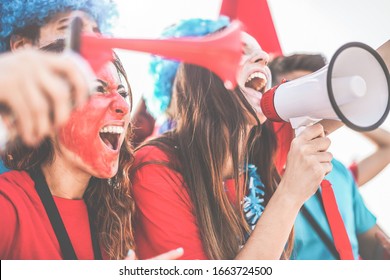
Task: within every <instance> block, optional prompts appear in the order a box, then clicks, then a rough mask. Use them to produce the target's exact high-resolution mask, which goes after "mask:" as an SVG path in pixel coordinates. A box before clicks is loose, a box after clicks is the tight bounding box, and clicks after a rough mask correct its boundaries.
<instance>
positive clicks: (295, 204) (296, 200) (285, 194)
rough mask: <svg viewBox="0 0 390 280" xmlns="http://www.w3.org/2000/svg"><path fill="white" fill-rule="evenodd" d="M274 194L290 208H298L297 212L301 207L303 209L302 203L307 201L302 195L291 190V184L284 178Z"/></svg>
mask: <svg viewBox="0 0 390 280" xmlns="http://www.w3.org/2000/svg"><path fill="white" fill-rule="evenodd" d="M273 196H275V197H276V198H277V199H278V200H280V201H281V202H282V203H283V204H282V205H285V206H284V207H287V208H289V209H290V210H296V211H297V212H298V211H299V209H301V207H302V205H303V204H304V203H305V201H306V200H305V199H304V198H302V197H301V196H299V195H296V194H294V192H292V191H290V188H289V184H288V183H287V182H285V181H283V180H282V181H281V182H280V184H279V186H278V187H277V188H276V191H275V193H274V195H273Z"/></svg>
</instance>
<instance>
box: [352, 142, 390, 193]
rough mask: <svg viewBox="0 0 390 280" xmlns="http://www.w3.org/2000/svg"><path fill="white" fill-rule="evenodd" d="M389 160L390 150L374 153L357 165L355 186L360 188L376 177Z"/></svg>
mask: <svg viewBox="0 0 390 280" xmlns="http://www.w3.org/2000/svg"><path fill="white" fill-rule="evenodd" d="M389 160H390V148H387V149H383V150H380V151H376V152H375V153H373V154H372V155H370V156H368V157H366V158H364V159H363V160H361V161H359V162H358V163H357V169H358V172H357V174H358V175H357V184H358V186H362V185H364V184H365V183H367V182H368V181H370V180H371V179H372V178H374V177H375V176H376V175H378V174H379V173H380V172H381V171H382V170H383V169H384V168H386V166H387V165H388V164H389Z"/></svg>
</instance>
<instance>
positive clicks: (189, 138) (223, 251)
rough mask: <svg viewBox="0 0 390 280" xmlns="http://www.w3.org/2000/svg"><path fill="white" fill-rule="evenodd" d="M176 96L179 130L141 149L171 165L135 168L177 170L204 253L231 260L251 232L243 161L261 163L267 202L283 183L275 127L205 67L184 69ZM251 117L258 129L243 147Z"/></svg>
mask: <svg viewBox="0 0 390 280" xmlns="http://www.w3.org/2000/svg"><path fill="white" fill-rule="evenodd" d="M174 94H175V97H176V99H175V100H174V102H175V104H174V105H175V107H176V113H177V115H176V116H175V118H176V120H177V127H176V128H175V129H174V130H172V131H169V132H167V133H166V134H164V135H162V136H160V137H159V138H156V139H154V140H151V141H149V142H147V143H145V144H144V145H143V146H146V145H155V146H158V147H159V148H161V149H163V150H164V151H165V152H166V153H167V154H168V155H169V157H170V162H165V163H164V162H163V163H161V162H144V163H141V165H140V166H136V167H135V169H137V168H141V167H142V166H145V165H146V164H163V165H166V166H168V167H170V168H172V169H174V170H176V171H179V172H180V173H181V175H182V176H183V179H184V182H185V187H186V188H187V190H188V193H189V196H190V198H191V201H192V203H193V206H194V213H195V216H196V219H197V223H198V228H199V231H200V235H201V240H202V242H203V247H204V250H205V252H206V254H207V255H208V257H209V258H210V259H233V258H235V257H236V255H237V253H238V251H239V249H240V246H241V245H242V244H243V243H244V242H245V239H244V236H245V234H246V233H249V231H250V229H249V226H248V224H247V222H246V220H245V217H244V214H243V209H242V204H241V201H242V199H243V197H244V195H245V191H246V189H245V186H243V185H241V184H239V176H240V175H239V170H240V169H241V168H242V167H243V166H244V165H245V162H248V161H252V162H251V163H254V164H257V166H258V167H259V170H260V175H261V176H262V180H263V182H264V184H265V185H266V186H267V192H266V193H267V195H268V196H267V198H266V199H267V201H268V200H269V198H270V197H271V196H272V193H273V192H274V191H275V189H276V186H277V184H278V182H279V176H278V173H277V172H276V169H275V166H274V164H273V156H274V152H275V149H276V141H274V140H275V137H274V134H273V131H272V128H270V127H268V125H263V126H261V125H260V122H259V120H258V118H257V116H256V113H255V111H254V110H253V108H252V107H251V105H250V104H249V103H248V101H247V100H246V98H245V97H244V95H243V93H242V92H241V91H240V90H239V89H236V90H235V91H228V90H226V89H225V87H224V85H223V82H222V81H221V79H219V78H218V77H217V76H216V75H215V74H213V73H212V72H210V71H209V70H207V69H205V68H202V67H199V66H195V65H189V64H182V65H180V67H179V69H178V72H177V75H176V80H175V84H174ZM248 112H249V114H250V116H251V117H254V118H255V119H256V120H257V122H258V125H257V126H256V127H254V128H253V130H252V131H251V133H250V138H249V140H248V141H247V142H246V143H244V141H245V140H246V135H248V132H249V131H248V127H247V124H248V118H249V116H248ZM141 147H142V146H141ZM228 154H230V155H231V157H232V162H233V170H234V171H233V172H234V174H233V178H234V181H235V183H236V186H237V188H236V197H237V200H236V201H235V203H233V204H232V203H231V202H230V201H229V199H228V196H227V193H226V191H225V189H224V186H223V179H224V178H222V172H223V170H222V168H223V165H224V163H225V162H226V160H227V155H228ZM135 169H134V170H135ZM246 177H247V176H246ZM259 250H261V248H259Z"/></svg>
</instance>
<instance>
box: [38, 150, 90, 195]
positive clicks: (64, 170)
mask: <svg viewBox="0 0 390 280" xmlns="http://www.w3.org/2000/svg"><path fill="white" fill-rule="evenodd" d="M42 172H43V175H44V176H45V179H46V182H47V185H48V186H49V189H50V192H51V194H52V195H54V196H57V197H62V198H67V199H82V198H83V195H84V192H85V190H86V189H87V187H88V182H89V180H90V178H91V175H89V174H87V173H85V172H84V171H82V170H80V169H78V168H76V167H74V166H72V165H71V164H69V163H68V162H67V161H66V160H65V159H64V158H63V157H61V155H58V154H56V156H55V159H54V161H53V162H52V163H50V164H44V165H42Z"/></svg>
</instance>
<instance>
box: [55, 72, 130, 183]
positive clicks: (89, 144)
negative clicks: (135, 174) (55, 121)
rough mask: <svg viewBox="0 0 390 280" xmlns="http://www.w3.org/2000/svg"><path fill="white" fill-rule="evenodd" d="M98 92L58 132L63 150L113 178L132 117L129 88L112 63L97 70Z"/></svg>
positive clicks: (92, 170)
mask: <svg viewBox="0 0 390 280" xmlns="http://www.w3.org/2000/svg"><path fill="white" fill-rule="evenodd" d="M95 88H96V93H95V94H93V95H92V96H91V97H90V99H89V100H88V101H87V103H86V104H85V105H83V106H81V107H80V108H77V109H76V110H74V111H73V112H72V114H71V116H70V119H69V121H68V122H67V123H66V125H65V126H64V127H62V128H61V130H60V132H59V147H60V149H61V152H62V154H65V155H66V156H67V158H68V159H69V160H70V161H72V162H73V163H75V164H76V165H77V167H78V168H81V169H82V170H84V171H85V172H87V173H88V174H90V175H92V176H95V177H98V178H110V177H112V176H114V175H115V174H116V172H117V169H118V160H119V151H120V147H121V145H122V143H123V141H124V139H125V136H126V131H127V128H128V125H129V121H130V109H129V104H128V102H129V101H128V91H127V90H126V88H125V86H124V85H123V84H122V83H121V80H120V77H119V75H118V72H117V70H116V68H115V66H114V65H113V64H109V65H108V66H107V67H105V68H104V69H102V70H101V71H100V73H99V74H98V79H97V81H96V86H95Z"/></svg>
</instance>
